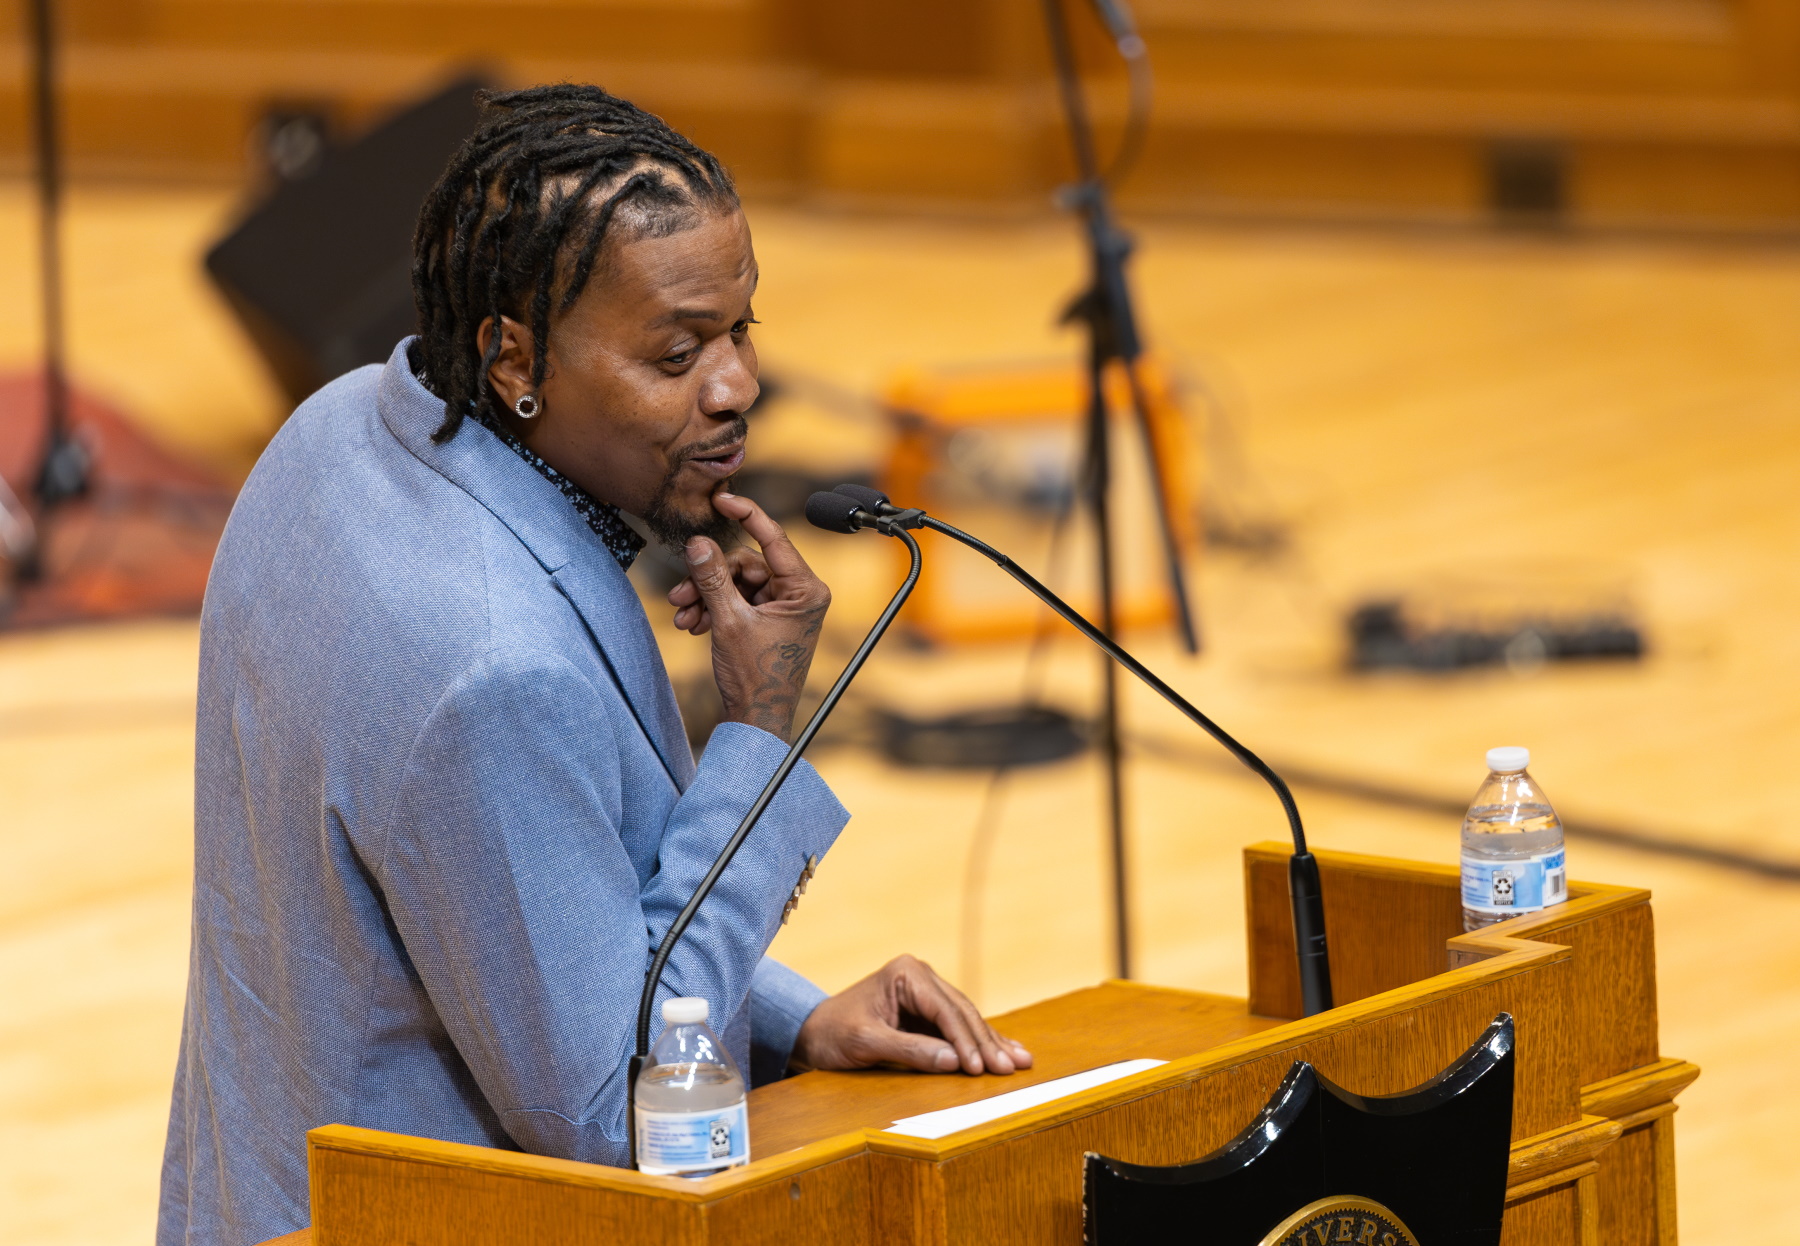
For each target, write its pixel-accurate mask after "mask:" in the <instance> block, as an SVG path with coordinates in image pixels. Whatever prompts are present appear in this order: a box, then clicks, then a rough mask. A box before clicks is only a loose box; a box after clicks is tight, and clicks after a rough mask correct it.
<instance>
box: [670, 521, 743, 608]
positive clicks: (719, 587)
mask: <svg viewBox="0 0 1800 1246" xmlns="http://www.w3.org/2000/svg"><path fill="white" fill-rule="evenodd" d="M682 554H683V555H684V556H685V557H686V558H687V565H688V578H689V579H690V580H692V581H693V582H694V588H695V589H696V590H697V591H698V592H699V594H700V600H701V601H702V602H703V603H704V604H705V606H706V608H707V609H708V610H709V611H711V612H712V613H714V614H718V613H719V612H720V610H721V609H728V608H729V606H730V603H731V601H732V599H734V598H735V599H736V600H738V601H742V600H743V598H742V597H739V596H738V592H737V587H736V586H735V585H734V584H733V583H732V576H731V563H730V561H729V560H728V559H727V558H726V557H725V553H724V551H723V550H721V549H720V548H719V544H718V542H717V541H714V540H713V539H712V538H711V537H704V536H697V537H691V538H689V540H688V543H687V545H686V546H685V547H684V548H683V549H682Z"/></svg>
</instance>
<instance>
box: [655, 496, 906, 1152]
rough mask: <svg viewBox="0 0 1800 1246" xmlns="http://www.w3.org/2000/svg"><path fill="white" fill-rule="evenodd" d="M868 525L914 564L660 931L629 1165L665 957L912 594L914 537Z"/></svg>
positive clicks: (823, 516)
mask: <svg viewBox="0 0 1800 1246" xmlns="http://www.w3.org/2000/svg"><path fill="white" fill-rule="evenodd" d="M821 499H829V500H828V501H824V502H823V503H822V505H823V506H824V508H825V509H824V513H821V512H820V510H819V506H820V504H821ZM854 509H855V506H854V505H853V504H851V503H849V502H847V501H846V500H845V499H843V498H840V497H839V496H838V495H837V494H834V493H816V494H814V495H813V497H812V499H811V500H810V501H809V502H808V503H807V507H806V513H807V518H808V519H810V520H812V521H813V522H814V523H815V524H817V525H818V526H819V527H829V528H834V529H835V530H837V531H842V532H854V531H855V530H856V529H855V528H854V527H842V526H840V525H841V524H842V522H843V519H842V516H839V515H837V514H835V512H839V511H841V512H843V513H844V514H845V515H847V514H848V513H849V512H850V511H852V510H854ZM870 526H872V527H876V528H878V529H879V530H880V531H882V532H884V533H886V534H887V535H888V536H891V537H894V538H896V539H898V540H900V541H904V542H905V543H906V548H907V551H908V552H909V553H910V554H911V555H912V567H911V569H910V570H909V571H908V572H907V573H906V580H905V582H904V583H902V584H901V585H900V587H899V588H898V589H896V590H895V592H894V595H893V597H892V598H891V599H890V600H889V601H888V604H887V609H885V610H883V611H882V612H881V617H880V618H878V619H876V620H875V625H874V626H873V627H871V628H870V629H869V634H868V635H867V636H864V637H863V642H862V644H860V645H858V646H857V649H856V652H855V653H854V654H853V655H851V658H850V660H849V661H848V662H846V663H845V664H844V670H843V673H842V674H840V675H839V676H838V677H837V682H836V683H834V684H832V685H831V690H830V691H829V692H827V693H826V694H825V699H824V700H823V701H821V702H819V708H818V709H816V710H814V711H813V715H812V717H811V718H809V719H808V720H807V722H806V726H805V727H804V728H802V729H801V731H800V734H799V735H798V736H797V737H795V739H794V743H793V744H792V746H790V747H789V749H788V751H787V756H785V757H783V758H782V759H781V764H780V765H778V766H776V767H775V773H774V774H772V775H770V776H769V781H768V782H767V783H765V784H763V789H762V791H761V793H759V794H758V795H757V798H756V800H755V802H754V803H752V804H751V806H750V811H749V812H748V813H746V814H745V815H744V820H743V821H742V822H740V823H738V828H737V830H735V831H733V832H732V835H731V838H730V839H729V840H727V841H726V842H725V847H724V848H723V849H722V850H721V851H720V852H719V855H718V857H717V858H716V859H715V860H714V861H713V863H712V868H711V869H709V870H707V871H706V877H705V878H703V879H701V880H700V885H699V886H698V887H696V888H694V894H693V895H692V896H690V897H688V902H687V903H686V904H685V905H683V906H682V908H681V912H680V913H678V914H677V915H676V917H675V920H674V921H673V922H671V923H670V924H669V929H668V931H667V932H666V933H664V935H663V937H662V942H661V943H660V944H658V945H657V948H656V953H655V955H654V956H652V957H651V960H650V968H649V969H648V970H647V971H646V972H645V974H644V993H643V995H642V996H640V997H639V999H638V1010H637V1031H636V1045H635V1047H634V1048H633V1050H632V1055H631V1063H630V1065H629V1067H628V1069H627V1072H626V1081H625V1121H626V1132H627V1133H628V1134H629V1135H630V1146H631V1165H632V1167H633V1168H635V1167H637V1083H638V1075H639V1074H641V1073H642V1072H643V1071H644V1061H645V1060H646V1059H648V1058H649V1056H650V1014H651V1010H652V1009H653V1008H654V1006H655V1003H656V987H657V984H658V983H659V982H661V981H662V975H663V969H664V967H666V966H667V965H668V963H669V956H670V954H671V953H673V952H674V951H675V945H676V943H678V942H679V941H680V940H681V936H682V935H683V934H685V933H686V932H687V928H688V927H689V926H690V925H692V924H693V921H694V916H695V914H697V913H698V912H699V911H700V905H701V904H702V903H703V902H704V901H705V899H706V897H707V896H709V895H711V894H712V889H713V887H714V886H715V885H716V884H717V883H718V881H719V877H720V875H722V874H724V873H725V867H726V866H728V865H730V864H731V859H732V858H733V857H735V856H737V851H738V849H739V848H741V847H743V845H744V840H745V839H746V838H748V837H749V835H750V832H751V830H753V829H754V828H755V826H756V824H757V823H758V822H759V821H761V820H762V816H763V812H764V811H765V810H767V809H768V807H769V802H770V801H772V800H774V799H775V794H776V793H777V792H779V791H780V790H781V785H782V784H783V783H785V782H787V777H788V774H789V773H790V772H791V771H792V770H793V769H794V767H795V766H796V765H798V764H799V762H800V755H801V754H802V753H804V752H805V751H806V746H807V745H809V744H811V743H812V742H813V737H814V736H816V735H818V734H819V728H821V727H823V726H824V725H825V720H826V718H828V717H830V715H831V711H832V710H833V709H835V708H837V703H838V701H839V700H840V699H842V697H843V695H844V690H845V689H846V688H848V687H849V686H850V681H851V680H852V679H855V678H856V673H857V672H858V671H860V670H862V668H863V664H864V663H865V662H867V661H868V660H869V655H870V654H871V653H873V652H874V651H875V645H876V643H877V642H878V641H880V639H881V638H882V636H883V635H884V634H885V633H886V632H887V630H888V626H889V625H890V624H891V623H893V621H894V616H895V615H897V614H899V613H900V607H901V606H903V605H905V604H906V599H907V598H908V597H910V596H911V595H912V591H913V585H915V584H917V583H918V582H919V543H918V542H917V541H915V540H913V538H912V534H911V533H909V532H907V531H906V530H905V529H904V528H902V527H901V526H900V525H898V524H895V523H889V522H887V521H885V520H883V521H881V522H879V523H874V524H871V525H870Z"/></svg>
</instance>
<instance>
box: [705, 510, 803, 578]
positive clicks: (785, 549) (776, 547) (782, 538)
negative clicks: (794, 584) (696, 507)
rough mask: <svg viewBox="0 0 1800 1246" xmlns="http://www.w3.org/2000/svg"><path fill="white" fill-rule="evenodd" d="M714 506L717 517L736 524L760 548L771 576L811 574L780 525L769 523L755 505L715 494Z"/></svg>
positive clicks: (767, 518)
mask: <svg viewBox="0 0 1800 1246" xmlns="http://www.w3.org/2000/svg"><path fill="white" fill-rule="evenodd" d="M713 506H714V507H715V508H717V510H718V511H719V513H720V514H723V515H727V516H729V517H731V518H732V519H735V520H737V522H738V526H739V527H741V528H743V530H744V531H745V532H748V533H749V534H750V536H751V539H753V540H754V541H755V542H756V543H757V544H758V545H760V546H761V547H762V552H763V557H764V558H765V559H766V560H768V564H769V570H770V571H771V572H773V573H774V574H776V575H778V576H796V575H800V576H810V575H811V574H812V568H811V567H808V566H807V565H806V559H804V558H802V557H800V551H799V550H797V549H795V548H794V543H793V542H792V541H790V540H788V534H787V533H786V532H784V531H783V530H782V527H781V525H780V524H778V523H776V522H775V521H774V520H773V519H770V518H769V516H768V515H767V514H765V513H764V511H763V508H762V507H760V506H758V505H757V504H756V503H755V502H752V501H751V500H750V499H749V498H747V497H742V496H740V495H738V494H735V493H715V494H713Z"/></svg>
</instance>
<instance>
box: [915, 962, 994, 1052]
mask: <svg viewBox="0 0 1800 1246" xmlns="http://www.w3.org/2000/svg"><path fill="white" fill-rule="evenodd" d="M908 985H909V986H910V987H911V991H910V995H911V997H912V998H911V999H910V1001H908V1002H909V1004H910V1007H909V1008H908V1009H907V1011H909V1012H911V1013H913V1014H915V1015H916V1016H919V1017H923V1018H924V1019H925V1020H927V1021H929V1022H931V1023H932V1024H933V1025H935V1026H936V1027H937V1029H938V1033H940V1034H942V1035H943V1036H944V1037H945V1038H946V1039H948V1040H949V1041H950V1045H951V1046H953V1047H955V1048H956V1054H957V1057H958V1058H959V1059H960V1061H961V1063H962V1068H963V1072H965V1073H987V1072H992V1073H1010V1072H1012V1071H1013V1070H1012V1058H1011V1057H1010V1056H1008V1055H1006V1054H1005V1053H1003V1052H1002V1051H1001V1050H1000V1047H999V1044H997V1043H995V1042H994V1041H993V1040H992V1039H991V1038H990V1037H989V1035H988V1028H987V1023H986V1022H984V1021H983V1020H982V1019H981V1014H980V1013H979V1012H977V1011H976V1010H975V1006H974V1005H973V1004H970V1003H969V1002H968V1000H966V999H964V998H963V997H962V993H961V992H959V991H957V990H956V989H955V988H954V987H952V986H951V985H950V984H949V983H948V982H945V981H944V980H943V979H942V978H940V977H938V976H937V974H936V973H935V972H933V971H932V970H931V969H929V968H924V972H923V973H921V974H919V975H917V976H916V977H913V976H910V975H909V977H908Z"/></svg>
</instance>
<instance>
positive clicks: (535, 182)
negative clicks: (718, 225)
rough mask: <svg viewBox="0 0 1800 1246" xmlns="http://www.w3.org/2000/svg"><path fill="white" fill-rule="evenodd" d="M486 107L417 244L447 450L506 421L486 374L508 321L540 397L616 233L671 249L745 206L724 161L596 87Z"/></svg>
mask: <svg viewBox="0 0 1800 1246" xmlns="http://www.w3.org/2000/svg"><path fill="white" fill-rule="evenodd" d="M476 98H477V100H478V102H479V103H480V106H481V121H480V124H479V125H478V126H477V127H476V130H475V133H474V134H472V135H471V136H470V137H469V139H468V141H466V142H465V143H464V144H463V145H462V149H461V150H460V151H458V152H457V153H456V155H455V156H454V157H452V159H451V161H450V164H449V166H448V167H447V168H446V169H445V170H444V175H443V176H442V177H441V178H439V179H438V183H437V185H436V186H435V187H433V188H432V191H431V195H430V197H429V198H427V199H426V200H425V206H424V208H423V209H422V210H421V211H420V213H419V227H418V231H417V232H416V233H415V234H414V236H413V270H412V280H413V299H414V301H415V302H416V303H417V305H418V310H419V336H420V348H421V351H422V354H423V358H422V359H421V362H422V364H423V365H424V370H425V374H426V375H427V376H428V377H429V378H430V380H431V385H432V388H433V389H434V390H435V391H436V393H437V395H438V396H439V397H440V398H442V399H443V400H444V423H443V426H442V427H440V428H439V429H438V431H437V432H436V434H435V435H434V436H435V439H436V440H437V441H440V442H444V441H448V440H450V439H451V438H452V437H454V436H456V433H457V430H458V429H459V428H461V427H462V422H463V418H464V417H465V416H469V415H473V416H474V417H475V418H476V419H478V420H481V421H482V422H483V423H489V424H493V423H496V422H497V420H498V410H497V401H496V396H495V394H494V391H493V387H492V386H491V385H489V384H488V379H487V374H488V369H489V368H491V367H492V366H493V364H494V360H495V359H496V358H497V357H498V356H499V353H500V333H499V320H500V317H501V316H510V317H511V318H512V319H514V320H516V321H519V322H520V323H522V324H529V325H530V327H531V338H532V343H533V347H534V351H535V357H534V358H533V360H532V365H531V383H532V386H533V388H536V387H537V386H539V385H541V384H542V383H543V380H544V374H545V369H546V366H547V353H546V352H547V351H548V349H549V342H550V316H551V314H552V311H553V310H554V311H555V312H557V313H561V312H565V311H567V310H568V309H569V308H570V307H572V306H573V305H574V304H575V301H576V300H577V299H578V298H580V297H581V292H582V290H583V289H585V288H586V286H587V283H588V278H589V277H590V276H592V274H593V269H594V263H595V260H596V258H597V257H598V256H599V255H600V252H601V249H602V247H603V246H604V245H605V243H606V240H607V233H608V228H609V227H610V226H612V225H613V224H614V222H615V220H617V221H618V222H619V228H620V229H621V230H624V231H626V232H627V236H630V237H663V236H666V235H668V234H672V233H676V232H678V231H680V230H682V229H685V228H687V227H688V226H690V225H692V224H694V223H695V222H696V217H697V216H698V214H699V213H700V212H701V211H726V210H730V209H732V208H735V207H736V206H737V202H738V198H737V189H736V188H735V187H734V186H733V185H732V183H731V177H730V175H728V174H727V173H726V172H725V170H724V168H723V166H721V165H720V164H719V162H718V160H716V159H715V158H714V157H713V156H711V155H710V154H708V153H707V152H704V151H702V150H701V149H700V148H698V147H696V146H695V145H694V144H693V143H690V142H689V141H688V140H687V139H685V138H683V137H682V136H681V135H679V134H677V133H675V131H674V130H672V129H670V128H669V127H668V125H667V124H666V123H665V122H663V120H662V119H661V118H659V117H654V116H651V115H650V114H649V113H647V112H645V111H644V110H643V109H641V108H638V107H636V106H635V105H632V104H629V103H627V102H626V101H624V100H622V99H619V98H617V97H616V96H612V95H608V94H607V93H606V92H605V91H602V90H601V89H600V88H599V87H592V86H574V85H568V84H564V85H559V86H544V87H533V88H531V89H530V90H527V91H509V92H506V93H503V94H501V93H494V92H488V91H483V92H481V93H480V94H479V95H478V96H477V97H476ZM601 191H604V194H597V193H596V192H601ZM552 303H554V308H553V307H552ZM489 317H493V319H494V323H495V331H494V332H493V334H492V335H491V336H490V338H489V340H488V347H487V350H486V351H485V352H484V351H482V350H481V348H480V346H479V343H478V339H477V330H478V329H479V328H480V327H481V322H482V321H484V320H486V319H488V318H489Z"/></svg>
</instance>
